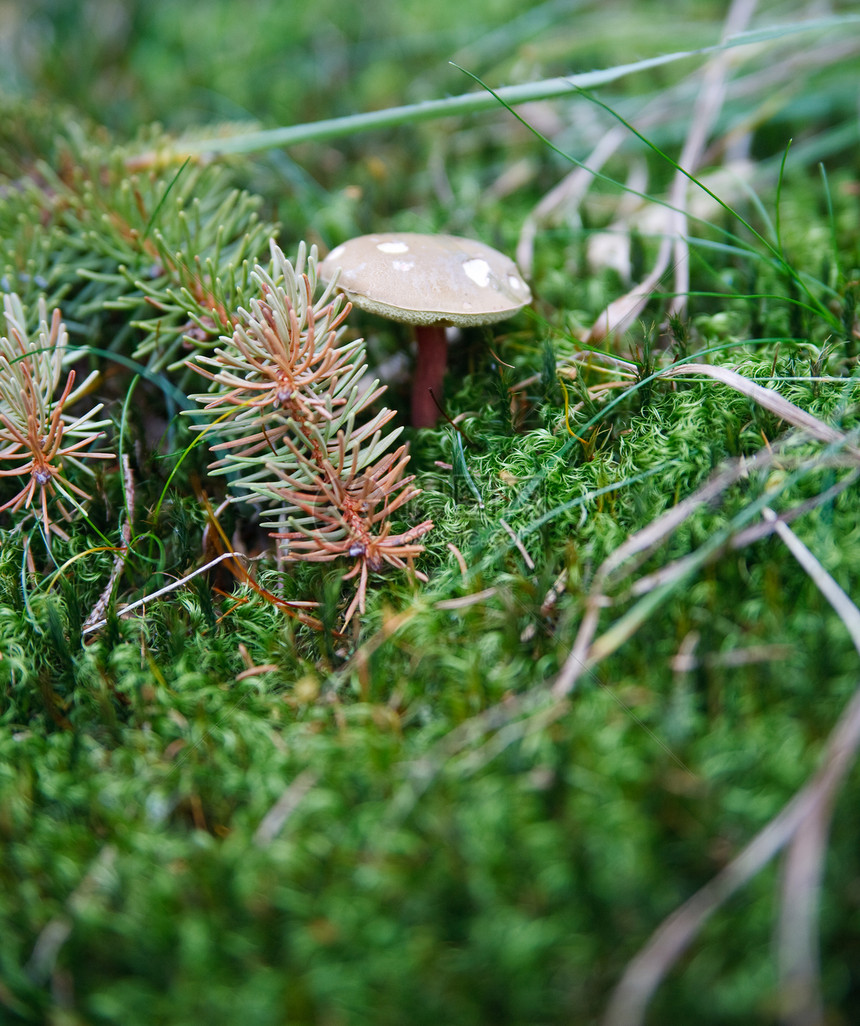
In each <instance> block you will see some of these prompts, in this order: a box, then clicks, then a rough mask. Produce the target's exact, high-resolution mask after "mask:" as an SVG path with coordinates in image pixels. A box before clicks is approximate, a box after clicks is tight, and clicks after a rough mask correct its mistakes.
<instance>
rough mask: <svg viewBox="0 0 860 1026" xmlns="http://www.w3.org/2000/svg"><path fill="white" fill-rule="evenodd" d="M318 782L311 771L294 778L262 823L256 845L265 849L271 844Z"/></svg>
mask: <svg viewBox="0 0 860 1026" xmlns="http://www.w3.org/2000/svg"><path fill="white" fill-rule="evenodd" d="M316 782H317V775H316V773H314V772H313V771H312V770H309V769H306V770H302V772H301V773H299V775H298V776H297V777H294V778H293V780H291V781H290V783H289V784H288V785H287V787H286V788H285V789H284V791H283V793H282V794H281V797H280V798H279V799H278V800H277V801H276V802H275V804H274V805H273V806H272V807H271V808H270V809H269V811H268V812H267V813H266V815H265V816H263V818H262V820H261V821H260V825H259V826H258V827H257V829H256V831H255V833H254V844H256V845H258V846H259V847H265V845H267V844H269V843H271V842H272V841H273V840H274V839H275V838H276V837H277V836H278V834H279V833H280V832H281V830H283V828H284V824H285V823H286V822H287V820H288V819H289V818H290V816H292V814H293V813H294V812H295V811H296V809H297V808H298V807H299V804H300V803H301V801H302V799H303V798H304V796H305V795H306V794H307V793H308V791H310V789H311V788H312V787H313V786H314V784H315V783H316Z"/></svg>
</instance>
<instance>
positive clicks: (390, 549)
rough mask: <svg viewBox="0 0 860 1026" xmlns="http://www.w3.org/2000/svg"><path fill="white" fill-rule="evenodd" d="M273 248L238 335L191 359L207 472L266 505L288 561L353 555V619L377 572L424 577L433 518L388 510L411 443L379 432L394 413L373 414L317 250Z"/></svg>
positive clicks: (404, 493) (339, 302)
mask: <svg viewBox="0 0 860 1026" xmlns="http://www.w3.org/2000/svg"><path fill="white" fill-rule="evenodd" d="M271 254H272V261H271V268H270V269H266V268H264V267H261V266H257V267H256V268H255V270H254V272H253V273H252V276H251V277H252V279H253V281H254V282H255V284H256V285H257V287H258V288H259V295H258V296H257V297H256V298H254V299H253V300H252V301H251V303H250V304H249V305H250V309H249V310H244V309H240V310H239V312H238V318H237V326H236V329H235V331H234V333H233V335H232V337H230V338H222V343H224V344H223V345H221V346H220V347H217V348H216V349H214V351H212V352H211V353H207V354H199V355H198V356H197V357H195V359H194V360H193V361H191V362H190V364H189V366H192V367H194V368H195V369H196V370H197V371H198V372H199V373H200V374H202V375H203V376H204V377H206V378H208V379H209V381H210V382H211V386H210V390H209V391H208V392H206V393H203V394H199V395H195V396H193V398H194V399H195V400H196V401H197V402H198V403H199V404H200V405H201V407H202V412H203V413H204V414H206V415H208V416H210V417H211V418H212V420H211V422H210V423H209V424H207V425H206V426H205V428H204V430H206V431H207V432H209V433H210V437H211V438H212V441H211V442H210V448H211V450H212V452H213V453H214V454H215V456H216V459H215V460H214V462H213V463H212V464H211V466H210V469H211V470H212V472H213V473H214V474H229V475H230V476H231V481H230V485H231V487H232V488H233V490H234V493H235V494H234V499H246V500H250V501H252V502H257V503H259V504H262V505H264V506H266V507H268V509H269V512H268V513H267V515H266V519H264V521H263V525H264V526H265V527H268V528H271V529H272V531H271V534H272V537H273V538H274V539H276V540H277V541H278V542H279V544H280V546H281V553H282V555H283V557H284V558H285V559H286V560H288V561H292V560H302V561H309V562H328V561H332V560H336V559H346V560H351V561H352V566H351V567H350V568H349V569H348V570H347V572H346V573H345V574H344V579H345V580H355V581H356V591H355V595H354V597H353V599H352V600H351V602H350V604H349V606H348V608H347V610H346V613H345V621H346V622H348V621H349V620H350V619H351V618H352V616H353V615H354V613H355V612H356V611H357V610H358V611H361V612H363V611H364V608H365V598H366V593H367V584H368V579H369V574H370V573H372V572H376V571H379V570H381V569H383V568H384V566H385V565H388V566H392V567H395V568H397V569H403V570H406V571H408V572H410V573H412V574H414V575H415V576H416V577H418V578H419V579H421V580H426V577H425V576H424V575H423V574H421V573H420V572H418V571H417V570H415V568H414V565H413V559H414V557H415V556H417V555H419V554H420V553H421V552H422V551H423V546H421V545H419V544H417V542H418V539H419V538H420V537H421V536H422V535H424V534H426V533H427V531H429V530H430V528H431V527H432V526H433V525H432V523H430V522H429V521H425V522H424V523H421V524H419V525H418V526H416V527H412V528H409V529H407V530H405V531H403V532H401V533H393V527H392V519H391V518H392V516H393V514H394V513H395V512H396V511H398V510H399V509H400V508H401V506H403V505H404V504H405V503H406V502H408V501H409V500H410V499H412V498H414V497H415V496H416V495H417V494H418V489H417V488H415V487H414V486H413V484H412V482H413V477H412V476H409V475H406V473H405V472H406V468H407V466H408V463H409V455H408V453H407V447H406V446H405V445H401V446H399V447H397V448H396V449H393V450H392V446H393V444H394V442H395V440H396V438H397V436H398V435H399V434H400V430H401V429H400V428H396V429H394V430H392V431H389V432H387V433H386V432H384V431H383V428H384V427H385V425H386V424H387V423H388V422H389V421H390V420H391V418H392V417H393V416H394V411H393V410H388V409H385V408H382V409H381V410H379V411H378V412H377V413H375V414H373V415H370V414H368V410H369V407H370V406H371V405H372V404H373V403H374V402H375V401H376V400H377V399H378V398H379V397H380V396H381V395H382V393H383V392H384V391H385V388H384V386H382V387H380V385H379V383H378V382H377V381H372V382H367V381H366V377H367V375H366V370H367V369H366V366H365V357H364V343H363V340H361V339H357V340H354V341H344V339H343V334H344V331H345V328H344V322H345V320H346V318H347V316H348V314H349V311H350V304H349V303H346V302H345V301H344V299H343V297H342V296H340V295H338V294H336V292H335V283H334V282H332V283H330V284H329V285H328V286H327V287H326V288H325V289H323V291H322V293H321V295H320V296H319V298H317V297H316V293H317V290H318V285H319V281H318V273H317V256H316V251H315V249H311V251H310V253H308V252H307V249H306V247H305V246H304V245H303V244H302V245H301V246H300V247H299V251H298V256H297V259H296V264H295V266H293V265H292V264H291V263H290V261H289V260H287V259H286V258H285V256H284V254H283V253H282V252H281V250H280V249H279V248H278V247H277V246H276V245H275V244H274V243H272V246H271ZM362 415H367V419H364V417H363V416H362Z"/></svg>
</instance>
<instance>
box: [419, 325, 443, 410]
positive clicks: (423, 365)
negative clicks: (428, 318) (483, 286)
mask: <svg viewBox="0 0 860 1026" xmlns="http://www.w3.org/2000/svg"><path fill="white" fill-rule="evenodd" d="M415 339H416V341H417V342H418V361H417V363H416V365H415V374H414V376H413V378H412V425H413V427H433V426H434V425H435V423H436V421H437V420H438V419H439V408H438V407H437V406H436V403H435V402H434V401H433V396H432V395H431V394H430V392H431V390H432V392H433V395H435V396H436V398H437V400H438V399H440V398H441V396H442V382H443V381H444V379H445V366H446V364H447V362H448V341H447V339H446V338H445V329H444V327H442V325H441V324H419V325H416V327H415Z"/></svg>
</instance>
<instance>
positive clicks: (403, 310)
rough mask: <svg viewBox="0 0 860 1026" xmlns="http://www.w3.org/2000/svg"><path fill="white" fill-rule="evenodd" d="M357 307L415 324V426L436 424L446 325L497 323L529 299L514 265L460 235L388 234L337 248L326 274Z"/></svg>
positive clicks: (328, 259)
mask: <svg viewBox="0 0 860 1026" xmlns="http://www.w3.org/2000/svg"><path fill="white" fill-rule="evenodd" d="M338 269H340V276H339V277H338V279H337V286H338V288H339V289H341V291H343V292H345V293H346V295H347V297H348V298H349V300H350V301H351V302H352V304H353V305H354V306H357V307H359V308H360V309H362V310H368V311H370V312H371V313H375V314H379V315H380V316H382V317H388V318H389V319H391V320H394V321H403V322H405V323H407V324H414V325H415V338H416V341H417V343H418V360H417V363H416V367H415V373H414V376H413V379H412V423H413V424H414V426H415V427H432V426H433V425H434V424H435V423H436V419H437V409H436V405H435V403H434V401H433V395H431V393H433V394H435V395H440V394H441V391H442V381H443V379H444V377H445V365H446V363H447V358H448V347H447V341H446V338H445V327H446V325H458V326H460V327H467V326H469V325H472V324H491V323H493V322H494V321H502V320H504V319H505V318H506V317H510V316H512V315H513V314H514V313H516V312H517V310H519V309H520V308H521V307H523V306H525V304H526V303H528V302H530V301H531V293H530V292H529V287H528V285H526V283H525V282H524V281H523V279H522V277H521V275H520V273H519V271H518V270H517V267H516V264H514V262H513V261H512V260H509V259H508V257H506V256H503V255H502V254H501V253H499V252H498V251H497V250H495V249H492V248H491V247H490V246H486V245H484V243H483V242H476V241H475V240H474V239H461V238H458V237H456V236H454V235H420V234H417V233H415V232H388V233H380V234H378V235H361V236H359V237H358V238H355V239H350V240H349V241H348V242H344V243H343V244H342V245H340V246H337V247H336V248H335V249H333V250H332V251H331V253H329V255H328V256H327V257H326V258H325V260H323V261H322V263H321V264H320V268H319V270H320V276H321V277H322V279H323V280H324V281H331V280H332V279H333V278H334V277H335V275H336V273H337V271H338Z"/></svg>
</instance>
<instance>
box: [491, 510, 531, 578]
mask: <svg viewBox="0 0 860 1026" xmlns="http://www.w3.org/2000/svg"><path fill="white" fill-rule="evenodd" d="M499 523H500V524H501V525H502V527H503V528H504V529H505V531H506V532H507V534H508V536H509V537H510V539H511V541H512V542H513V543H514V545H516V547H517V550H518V552H519V554H520V555H521V556H522V557H523V561H524V562H525V564H526V566H527V567H528V568H529V570H534V568H535V561H534V560H533V559H532V557H531V556H530V555H529V554H528V552H527V551H526V547H525V545H523V543H522V542H521V541H520V539H519V536H518V535H517V533H516V531H514V529H513V528H512V527H511V525H510V524H509V523H508V522H507V520H504V519H503V518H501V517H499Z"/></svg>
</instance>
